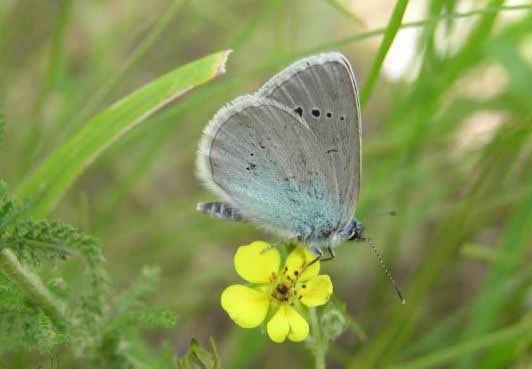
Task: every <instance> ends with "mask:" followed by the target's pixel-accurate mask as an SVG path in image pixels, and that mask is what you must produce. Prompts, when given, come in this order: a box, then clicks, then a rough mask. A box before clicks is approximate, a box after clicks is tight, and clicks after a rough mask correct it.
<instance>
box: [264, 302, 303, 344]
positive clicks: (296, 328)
mask: <svg viewBox="0 0 532 369" xmlns="http://www.w3.org/2000/svg"><path fill="white" fill-rule="evenodd" d="M267 330H268V335H269V336H270V338H271V339H272V341H274V342H277V343H282V342H284V340H285V339H286V337H288V339H289V340H290V341H294V342H300V341H303V340H305V338H307V337H308V333H309V326H308V323H307V321H306V320H305V319H303V317H302V316H301V315H299V313H298V312H297V311H295V310H294V308H292V307H290V306H288V305H282V306H281V307H280V308H279V310H277V312H276V313H275V315H274V316H273V318H272V319H271V320H270V321H269V322H268V326H267Z"/></svg>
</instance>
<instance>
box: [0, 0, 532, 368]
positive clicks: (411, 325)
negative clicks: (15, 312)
mask: <svg viewBox="0 0 532 369" xmlns="http://www.w3.org/2000/svg"><path fill="white" fill-rule="evenodd" d="M57 4H59V3H57ZM57 4H55V5H54V4H52V3H49V2H38V3H36V4H30V3H29V2H6V3H5V4H4V3H2V4H0V50H1V54H0V55H2V58H0V92H1V94H0V108H1V111H0V117H1V118H2V119H1V120H0V127H1V125H2V122H5V131H4V132H3V138H2V143H1V146H0V174H1V177H2V179H3V180H5V181H6V182H7V183H8V184H9V188H11V189H14V190H15V192H16V193H17V195H18V197H19V198H26V199H27V200H28V201H29V202H28V206H29V209H30V210H31V212H32V214H33V215H34V216H36V217H43V216H49V217H51V218H55V219H60V220H62V221H65V222H68V223H72V224H76V225H78V226H80V227H81V228H82V229H83V230H84V231H85V232H88V233H91V234H93V235H95V236H96V237H98V238H100V239H102V241H103V244H104V245H105V249H104V252H105V256H106V258H107V269H108V270H109V272H110V274H111V276H112V278H113V280H114V281H115V282H114V283H115V284H116V285H117V287H123V286H129V285H130V283H131V281H132V280H136V279H137V278H138V275H139V274H140V273H141V272H140V271H141V270H142V268H143V266H144V265H158V266H160V267H161V286H160V288H159V290H158V291H157V293H156V294H155V297H154V299H153V301H152V302H153V304H160V305H162V306H168V307H170V308H172V309H173V310H174V311H175V312H176V313H177V322H178V323H177V325H176V327H174V328H172V329H164V330H163V329H152V330H148V331H147V333H145V334H144V335H143V336H142V337H134V338H131V342H130V346H128V347H129V349H130V351H128V352H130V353H131V362H137V364H136V366H133V367H138V368H141V367H143V365H145V364H143V361H142V358H143V357H148V356H149V357H150V360H149V362H150V363H154V362H155V361H156V359H157V355H156V354H153V353H152V354H149V352H151V351H153V352H159V349H160V348H161V347H162V346H164V344H163V343H162V342H169V343H170V348H169V350H168V352H170V353H171V354H172V353H175V352H178V353H180V354H181V353H184V352H185V350H186V347H187V345H188V342H189V341H190V339H191V338H192V337H196V338H198V339H199V340H200V341H201V342H202V343H203V345H205V346H206V345H207V343H208V339H209V337H211V336H212V337H214V339H215V341H216V345H217V348H218V351H219V353H220V357H221V360H222V367H224V368H231V369H247V368H255V369H268V368H288V367H290V368H293V369H298V368H312V367H313V365H314V359H313V358H312V356H311V355H310V354H309V352H308V351H307V350H306V349H305V346H304V345H297V344H283V345H275V344H272V343H271V342H269V341H268V340H267V338H266V337H265V336H264V335H263V334H262V333H261V332H260V331H244V330H242V329H240V328H237V327H235V326H234V325H233V324H232V323H231V322H230V321H229V319H228V318H227V317H226V315H225V314H224V312H223V311H222V309H221V307H220V305H219V296H220V293H221V291H222V289H223V288H224V287H225V286H226V285H228V284H229V283H232V282H234V281H235V280H236V278H235V275H234V271H233V270H232V256H233V253H234V251H235V250H236V247H237V246H238V245H241V244H245V243H248V242H250V241H252V240H255V239H259V238H267V239H271V238H269V236H267V235H265V234H263V233H261V232H260V231H258V230H257V229H256V228H254V227H253V226H252V225H250V224H228V223H223V222H219V221H215V220H211V219H208V218H206V217H204V216H202V215H201V214H198V213H196V212H195V210H194V205H195V203H196V202H197V201H204V200H208V199H212V198H214V196H213V195H211V194H209V193H207V192H206V191H205V190H204V189H202V187H201V185H200V183H199V182H198V181H197V180H196V179H195V178H194V159H195V151H196V147H197V142H198V140H199V137H200V135H201V130H202V128H203V127H204V125H205V124H206V123H207V121H208V120H209V119H210V118H211V117H212V115H213V114H214V113H215V112H216V111H217V109H219V108H220V106H221V105H222V104H224V103H225V102H227V101H229V100H230V99H231V98H233V97H236V96H238V95H241V94H244V93H249V92H252V91H254V90H255V89H256V88H257V87H258V86H260V84H261V83H263V82H264V81H265V80H266V79H267V78H269V77H270V76H271V75H273V74H274V73H275V72H277V71H279V70H280V69H282V68H283V67H284V66H286V65H287V64H289V63H290V62H292V61H294V60H296V59H297V58H299V57H301V56H303V55H309V54H312V53H316V52H320V51H323V50H339V51H341V52H343V53H344V54H345V55H346V56H347V57H348V58H349V60H350V61H351V62H352V64H353V67H354V70H355V71H356V72H357V77H358V82H359V86H360V87H361V90H362V100H363V102H364V106H365V108H364V111H363V125H364V137H363V150H364V152H363V177H362V189H361V195H360V204H359V206H358V209H357V218H359V219H361V220H362V221H363V222H364V224H365V225H366V228H367V232H368V234H369V235H370V236H371V237H372V238H374V239H375V242H376V243H377V245H378V247H379V248H380V249H381V250H382V251H383V254H384V255H385V258H386V260H387V262H388V263H389V264H390V265H391V267H392V270H393V274H394V276H395V277H396V278H397V279H398V281H399V284H400V286H401V288H402V289H403V292H405V295H406V299H407V304H406V305H401V304H400V303H399V302H398V301H397V299H396V296H395V295H394V293H393V290H392V288H391V287H390V285H389V283H388V281H387V280H386V278H385V277H384V274H383V273H382V271H381V270H380V269H379V266H378V263H377V261H376V260H374V259H373V257H372V255H371V253H370V252H369V250H367V247H366V246H365V245H363V244H357V245H354V244H346V245H343V246H341V247H340V248H338V250H337V259H336V260H335V261H334V262H332V263H329V264H326V265H324V266H323V269H324V270H325V272H326V273H327V274H330V275H331V277H332V280H333V283H334V286H335V298H336V299H338V300H339V301H342V302H344V303H345V304H346V307H347V313H348V314H349V316H350V317H351V318H350V319H352V322H354V323H353V324H352V327H351V328H348V329H347V330H346V332H345V333H344V334H343V335H341V336H340V337H339V339H337V340H336V341H335V342H333V343H332V344H331V346H332V347H331V348H330V350H329V352H328V355H327V361H326V362H327V368H329V369H336V368H349V369H363V368H365V369H370V368H371V369H372V368H394V369H399V368H409V369H413V368H417V369H421V368H423V369H425V368H426V369H428V368H459V369H471V368H475V369H477V368H479V369H507V368H510V369H522V368H526V367H528V366H529V365H530V362H532V354H531V348H532V336H530V333H529V332H530V315H529V311H530V304H531V303H532V301H531V300H530V293H531V290H530V286H531V285H532V273H531V270H530V258H531V257H532V243H531V239H530V229H532V171H531V170H530V168H532V150H531V147H532V107H531V105H530V81H532V60H531V57H530V56H531V52H530V48H531V41H530V40H532V10H531V7H532V4H529V5H527V4H525V5H519V6H508V5H504V2H503V1H501V0H491V1H484V2H481V3H479V2H476V3H475V7H474V9H472V10H468V11H459V10H458V9H462V7H459V6H458V5H459V4H460V1H459V0H456V1H444V0H431V1H429V3H428V5H429V6H428V7H427V9H426V12H425V13H424V15H423V16H422V17H421V18H420V20H419V21H413V22H405V21H404V20H403V18H404V13H405V9H406V10H408V9H407V6H408V7H413V6H416V4H415V3H412V2H408V1H400V0H399V1H397V2H390V3H388V4H387V7H386V9H383V10H382V11H383V12H385V14H388V17H387V18H386V22H384V23H382V24H380V26H379V27H378V28H366V27H365V26H363V27H361V26H360V24H361V23H360V22H359V21H361V22H362V24H374V22H371V21H370V19H365V14H366V13H365V11H364V10H365V8H364V5H363V4H358V3H357V4H356V7H355V8H354V9H351V8H349V7H348V6H347V4H349V2H348V1H342V0H312V1H306V0H305V1H303V0H297V1H292V2H283V1H265V2H256V3H249V2H246V1H242V0H229V1H223V2H218V1H212V0H199V1H173V0H157V1H153V2H150V5H146V4H147V3H145V2H117V3H115V2H74V1H63V2H61V5H57ZM112 4H114V5H112ZM518 14H519V16H517V15H518ZM466 20H467V22H469V24H470V25H471V27H470V28H467V29H466V28H465V27H464V23H462V22H464V21H466ZM414 28H415V29H417V30H418V31H419V39H418V47H419V50H421V51H420V53H419V55H418V60H417V61H416V63H418V64H419V72H418V73H417V74H415V75H414V78H413V79H412V80H400V81H394V80H390V79H389V78H388V76H387V74H386V71H385V70H384V69H383V65H384V61H385V60H386V56H387V55H388V51H389V50H390V47H391V45H392V44H393V42H394V40H395V38H396V36H397V34H398V33H399V32H401V30H402V29H414ZM457 33H458V34H461V36H462V38H461V41H460V42H459V43H456V42H455V43H454V45H453V47H452V48H446V47H445V45H446V44H447V43H446V41H447V40H449V39H451V36H452V35H456V34H457ZM453 37H454V36H453ZM227 49H233V50H234V53H233V54H232V55H231V58H230V59H229V63H228V65H227V73H226V74H225V75H224V76H223V77H222V78H219V79H216V80H214V81H211V82H209V83H205V82H207V81H210V80H211V79H212V78H213V77H215V76H217V74H218V72H219V68H218V67H219V65H220V63H222V61H223V59H224V57H225V56H224V54H223V53H218V54H213V53H215V52H217V51H219V50H227ZM205 55H210V56H209V57H206V58H204V59H202V57H204V56H205ZM179 66H183V67H179ZM161 76H163V77H161ZM153 81H154V82H153ZM204 83H205V84H204ZM200 85H201V86H200ZM194 86H198V88H196V89H194V91H191V92H190V93H189V94H186V96H185V95H183V92H185V91H188V90H189V88H191V87H194ZM182 95H183V96H182ZM177 97H179V99H178V101H176V102H175V103H174V102H173V100H175V99H176V98H177ZM116 101H119V102H118V103H115V102H116ZM170 101H172V103H170V104H164V105H165V106H164V109H162V107H163V102H170ZM490 115H497V116H498V117H499V118H498V119H499V122H500V123H499V126H498V128H497V129H494V130H493V131H491V134H490V135H486V136H484V138H483V139H482V140H478V142H477V139H478V138H479V135H478V134H477V133H470V132H471V124H474V125H475V127H476V128H477V129H478V128H479V127H487V125H488V123H489V122H488V119H491V118H487V117H490ZM471 122H473V123H471ZM139 123H142V124H139ZM0 137H2V135H0ZM458 142H462V143H461V144H459V143H458ZM44 189H46V190H44ZM388 209H393V210H395V211H396V212H397V214H398V215H397V216H395V217H389V216H386V215H382V213H384V212H385V211H386V210H388ZM37 272H38V273H39V275H40V276H41V279H42V281H43V284H44V285H46V286H48V281H50V280H52V279H53V278H56V277H58V276H63V277H64V278H65V279H66V281H67V282H69V283H71V284H72V286H73V288H75V286H77V284H76V280H77V279H79V278H82V277H83V275H84V274H83V273H84V269H83V268H82V267H81V266H79V265H77V264H69V263H67V264H66V266H65V267H61V266H57V265H54V266H53V267H51V268H48V267H47V266H44V267H43V268H42V270H41V269H37ZM0 293H1V289H0ZM0 296H1V295H0ZM361 332H362V333H361ZM361 337H365V339H363V340H362V339H361ZM143 342H147V345H144V343H143ZM3 351H4V350H3V349H2V347H0V367H2V366H3V367H6V368H14V369H18V368H28V367H29V368H31V367H38V366H39V365H40V364H42V363H43V361H42V360H43V356H42V355H39V354H36V353H25V352H9V353H8V352H3ZM47 355H48V354H46V355H44V357H45V358H46V359H47V358H48V356H47ZM49 355H55V356H57V357H59V359H60V362H61V366H60V368H61V369H69V368H78V367H80V365H81V364H80V362H79V361H76V359H73V357H72V356H71V355H70V354H69V350H68V348H66V347H61V348H59V349H57V350H56V351H54V352H53V353H51V354H49ZM150 355H151V356H150ZM160 360H161V363H162V360H163V359H162V358H161V359H160ZM45 362H47V361H45ZM160 367H161V368H163V367H165V366H164V364H160Z"/></svg>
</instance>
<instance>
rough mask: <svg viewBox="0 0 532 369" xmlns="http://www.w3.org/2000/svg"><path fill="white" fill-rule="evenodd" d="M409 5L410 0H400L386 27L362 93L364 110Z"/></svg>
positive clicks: (361, 99)
mask: <svg viewBox="0 0 532 369" xmlns="http://www.w3.org/2000/svg"><path fill="white" fill-rule="evenodd" d="M407 5H408V0H398V1H397V3H396V4H395V8H394V10H393V13H392V16H391V18H390V21H389V22H388V26H387V27H386V32H385V33H384V38H383V40H382V42H381V45H380V46H379V50H377V55H376V56H375V61H374V62H373V65H372V66H371V70H370V72H369V76H368V78H367V80H366V82H365V83H364V88H363V89H362V91H361V93H360V104H361V105H362V108H364V106H366V102H367V101H368V98H369V96H370V95H371V92H372V91H373V87H374V86H375V82H376V81H377V79H378V78H379V74H380V71H381V68H382V64H383V63H384V59H385V58H386V54H388V51H389V50H390V47H391V46H392V42H393V40H394V39H395V36H396V35H397V32H398V31H399V29H400V28H401V23H402V21H403V15H404V14H405V10H406V6H407Z"/></svg>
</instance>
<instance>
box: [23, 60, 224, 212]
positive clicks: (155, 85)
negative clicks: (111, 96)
mask: <svg viewBox="0 0 532 369" xmlns="http://www.w3.org/2000/svg"><path fill="white" fill-rule="evenodd" d="M229 53H230V51H223V52H219V53H216V54H212V55H210V56H207V57H205V58H202V59H200V60H197V61H194V62H192V63H190V64H187V65H185V66H182V67H179V68H177V69H176V70H174V71H172V72H170V73H168V74H166V75H164V76H162V77H160V78H159V79H157V80H156V81H154V82H151V83H149V84H148V85H146V86H144V87H141V88H140V89H138V90H136V91H135V92H133V93H132V94H130V95H129V96H127V97H125V98H123V99H122V100H120V101H118V102H116V103H114V104H113V105H111V106H110V107H109V108H107V109H106V110H104V111H102V112H100V113H99V114H97V115H96V116H95V117H93V118H92V119H90V120H89V121H88V122H87V123H85V125H84V126H83V128H82V129H81V130H80V131H79V132H78V133H77V134H75V135H74V136H73V137H72V138H71V139H70V140H69V141H68V142H66V143H65V144H64V145H62V146H61V147H60V148H59V149H57V150H56V151H55V152H54V153H53V154H52V155H51V156H50V157H49V158H48V159H47V160H46V161H45V162H44V163H43V164H42V165H41V166H40V167H39V168H38V169H37V170H36V171H35V173H33V174H32V175H30V176H29V177H28V178H27V179H26V181H25V182H24V183H23V184H22V186H21V188H20V190H19V193H18V195H19V197H20V198H29V199H31V201H32V203H31V212H32V215H34V216H36V217H44V216H46V215H47V214H48V213H49V212H50V211H52V210H53V209H54V207H55V206H56V205H57V203H58V202H59V200H60V199H61V198H62V196H63V195H64V194H65V192H66V191H67V189H68V188H69V187H70V186H71V185H72V183H73V182H74V181H75V180H76V178H77V177H78V176H79V175H80V174H81V173H82V172H83V170H84V169H85V168H87V167H88V166H89V165H90V164H91V163H92V162H93V161H94V160H95V159H96V158H97V157H98V156H99V155H100V154H101V153H102V152H103V151H104V150H105V149H106V148H108V147H109V146H110V145H111V144H113V143H114V142H115V141H117V140H118V139H119V138H120V137H122V136H123V135H124V134H125V133H126V132H127V131H129V130H130V129H132V128H133V127H135V126H136V125H138V124H140V123H142V122H144V121H145V120H146V119H147V118H149V117H150V116H152V115H153V114H154V113H156V112H157V111H159V110H160V109H162V108H163V107H165V106H166V105H168V104H170V103H172V102H173V101H175V100H177V99H178V98H180V97H181V96H183V95H184V94H185V93H187V92H188V91H190V90H191V89H193V88H194V87H196V86H199V85H201V84H203V83H206V82H208V81H210V80H212V79H213V78H215V77H217V76H218V75H220V74H223V73H225V63H226V61H227V57H228V55H229Z"/></svg>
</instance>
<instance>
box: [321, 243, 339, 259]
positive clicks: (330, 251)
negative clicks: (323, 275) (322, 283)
mask: <svg viewBox="0 0 532 369" xmlns="http://www.w3.org/2000/svg"><path fill="white" fill-rule="evenodd" d="M327 252H328V253H329V256H327V257H326V258H321V259H320V262H321V263H323V262H324V261H329V260H333V259H334V258H335V257H336V254H335V253H334V250H333V248H332V247H331V245H328V246H327Z"/></svg>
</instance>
